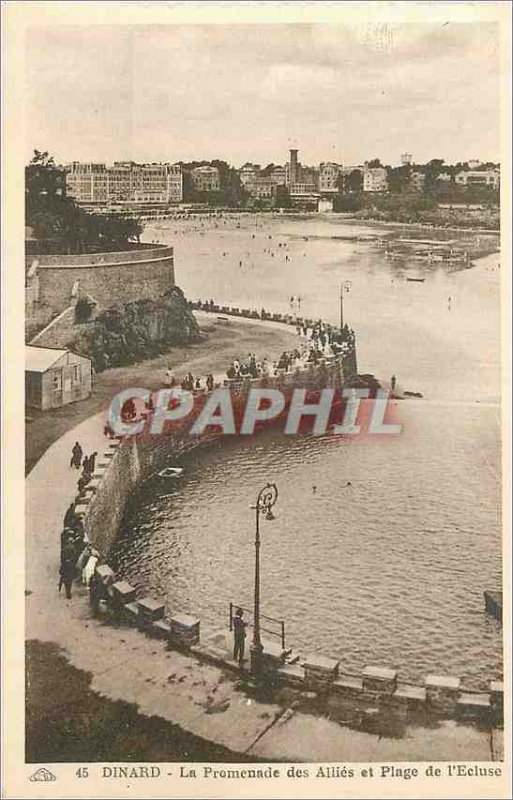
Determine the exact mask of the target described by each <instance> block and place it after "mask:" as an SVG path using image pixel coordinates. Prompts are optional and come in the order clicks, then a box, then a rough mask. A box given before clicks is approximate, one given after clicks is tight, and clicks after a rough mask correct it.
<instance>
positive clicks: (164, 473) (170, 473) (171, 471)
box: [159, 467, 183, 478]
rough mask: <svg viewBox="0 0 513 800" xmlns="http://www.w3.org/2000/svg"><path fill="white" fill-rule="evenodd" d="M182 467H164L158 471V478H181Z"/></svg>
mask: <svg viewBox="0 0 513 800" xmlns="http://www.w3.org/2000/svg"><path fill="white" fill-rule="evenodd" d="M182 475H183V467H166V468H165V469H161V470H160V472H159V478H181V477H182Z"/></svg>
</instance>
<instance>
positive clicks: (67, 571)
mask: <svg viewBox="0 0 513 800" xmlns="http://www.w3.org/2000/svg"><path fill="white" fill-rule="evenodd" d="M76 563H77V558H76V554H75V548H74V547H73V544H72V543H71V542H70V543H68V544H66V545H65V547H64V548H63V550H62V555H61V568H60V576H61V577H60V580H59V592H60V590H61V589H62V587H63V586H64V587H65V589H66V599H67V600H71V587H72V586H73V581H74V580H75V575H76Z"/></svg>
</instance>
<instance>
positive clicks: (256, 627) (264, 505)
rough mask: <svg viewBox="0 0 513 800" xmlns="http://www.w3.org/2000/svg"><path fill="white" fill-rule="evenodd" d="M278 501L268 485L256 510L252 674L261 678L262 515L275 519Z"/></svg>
mask: <svg viewBox="0 0 513 800" xmlns="http://www.w3.org/2000/svg"><path fill="white" fill-rule="evenodd" d="M277 499H278V489H277V487H276V484H275V483H267V484H266V485H265V486H264V487H263V488H262V489H260V492H259V493H258V497H257V501H256V505H254V506H251V508H253V509H254V510H255V600H254V612H253V644H252V645H251V674H252V675H253V676H254V677H255V678H257V679H258V678H259V677H260V674H261V668H262V652H263V649H264V648H263V645H262V642H261V640H260V514H265V518H266V519H268V520H273V519H274V514H273V512H272V510H271V509H272V507H273V506H274V504H275V503H276V501H277Z"/></svg>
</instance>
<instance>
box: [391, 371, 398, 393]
mask: <svg viewBox="0 0 513 800" xmlns="http://www.w3.org/2000/svg"><path fill="white" fill-rule="evenodd" d="M396 383H397V378H396V377H395V375H392V377H391V379H390V386H391V387H392V394H394V392H395V385H396Z"/></svg>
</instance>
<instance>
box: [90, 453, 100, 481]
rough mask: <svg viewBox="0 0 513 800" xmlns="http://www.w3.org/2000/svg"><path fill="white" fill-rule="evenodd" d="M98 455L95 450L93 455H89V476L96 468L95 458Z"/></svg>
mask: <svg viewBox="0 0 513 800" xmlns="http://www.w3.org/2000/svg"><path fill="white" fill-rule="evenodd" d="M97 455H98V453H97V451H96V450H95V451H94V453H91V455H90V456H89V474H90V475H92V474H93V472H94V470H95V467H96V456H97Z"/></svg>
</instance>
